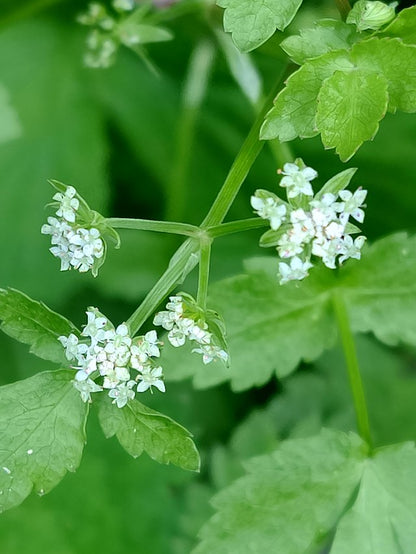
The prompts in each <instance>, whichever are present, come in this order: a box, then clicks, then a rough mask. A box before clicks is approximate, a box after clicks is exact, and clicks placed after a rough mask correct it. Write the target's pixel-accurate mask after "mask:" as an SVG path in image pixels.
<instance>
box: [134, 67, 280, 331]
mask: <svg viewBox="0 0 416 554" xmlns="http://www.w3.org/2000/svg"><path fill="white" fill-rule="evenodd" d="M285 77H286V72H284V73H283V74H282V75H281V76H280V78H279V80H278V81H277V83H276V85H275V86H274V87H273V90H272V92H271V94H270V96H269V97H268V98H267V100H266V102H265V105H264V107H263V109H262V110H261V111H260V113H259V114H258V116H257V118H256V120H255V122H254V124H253V127H252V129H251V130H250V132H249V134H248V136H247V138H246V140H245V141H244V143H243V146H242V147H241V150H240V151H239V153H238V154H237V157H236V159H235V161H234V163H233V165H232V166H231V169H230V171H229V173H228V176H227V178H226V180H225V182H224V184H223V186H222V188H221V190H220V192H219V193H218V196H217V198H216V199H215V202H214V204H213V206H212V207H211V209H210V210H209V212H208V215H207V217H206V218H205V219H204V222H203V227H204V228H205V229H207V228H208V227H215V226H217V225H219V224H220V223H222V221H223V219H224V217H225V216H226V214H227V212H228V210H229V209H230V206H231V204H232V202H233V200H234V198H235V196H236V195H237V193H238V191H239V190H240V187H241V185H242V184H243V182H244V180H245V178H246V176H247V173H248V172H249V170H250V168H251V166H252V165H253V164H254V162H255V160H256V158H257V156H258V154H259V153H260V151H261V149H262V147H263V145H264V142H260V141H259V138H258V135H259V131H260V127H261V125H262V122H263V119H264V116H265V114H266V112H267V111H268V110H269V109H270V107H271V105H272V100H273V98H274V97H275V96H276V94H277V92H278V91H279V89H280V88H281V86H282V84H283V82H284V79H285ZM198 250H199V242H198V241H196V240H194V239H188V240H186V241H185V242H184V243H183V244H182V246H181V247H180V248H179V249H178V250H177V251H176V253H175V254H174V255H173V257H172V259H171V261H170V264H169V267H168V269H167V270H166V271H165V273H164V274H163V275H162V276H161V278H160V279H159V281H158V282H157V283H156V284H155V286H154V287H153V288H152V289H151V290H150V292H149V293H148V294H147V296H146V298H145V299H144V300H143V302H142V303H141V304H140V306H139V307H138V308H137V310H136V311H135V312H134V313H133V314H132V315H131V316H130V318H129V319H128V321H127V323H128V325H129V327H130V331H131V333H132V334H133V335H134V334H135V333H137V331H138V330H139V329H140V327H141V326H142V325H143V324H144V322H145V321H146V320H147V318H148V317H149V316H150V315H151V314H152V313H153V312H154V311H155V310H156V308H157V307H158V306H159V304H160V302H161V300H162V299H163V298H164V297H165V296H167V295H168V294H169V293H170V292H171V291H172V290H173V289H174V288H175V286H176V285H177V284H178V282H182V281H183V279H184V278H185V277H186V275H187V274H188V273H190V272H191V271H192V269H193V268H194V267H195V265H196V262H197V258H196V256H195V254H196V253H197V252H198Z"/></svg>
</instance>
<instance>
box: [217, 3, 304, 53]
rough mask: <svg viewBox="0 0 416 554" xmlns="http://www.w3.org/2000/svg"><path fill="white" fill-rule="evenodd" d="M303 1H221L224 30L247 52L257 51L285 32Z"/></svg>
mask: <svg viewBox="0 0 416 554" xmlns="http://www.w3.org/2000/svg"><path fill="white" fill-rule="evenodd" d="M301 3H302V0H218V1H217V4H218V5H219V6H221V7H222V8H225V12H224V29H225V31H226V32H229V33H232V36H233V39H234V42H235V44H236V45H237V46H238V48H240V50H243V51H245V52H248V51H250V50H254V49H255V48H257V47H258V46H260V45H261V44H263V43H264V42H266V40H267V39H269V38H270V37H271V36H272V35H273V34H274V32H275V31H276V29H279V30H280V31H283V30H284V29H285V28H286V27H287V26H288V25H289V23H290V22H291V21H292V19H293V18H294V17H295V15H296V12H297V11H298V9H299V6H300V5H301Z"/></svg>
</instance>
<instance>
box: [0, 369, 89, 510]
mask: <svg viewBox="0 0 416 554" xmlns="http://www.w3.org/2000/svg"><path fill="white" fill-rule="evenodd" d="M72 377H73V372H72V371H64V370H59V371H53V372H44V373H39V374H38V375H35V376H34V377H30V378H29V379H25V380H24V381H19V382H17V383H13V384H10V385H6V386H4V387H1V388H0V444H1V449H0V490H1V499H0V506H1V510H2V511H3V510H7V509H9V508H12V507H13V506H16V505H18V504H20V503H21V502H22V501H23V500H24V499H25V498H26V497H27V496H28V495H29V494H30V492H31V491H32V489H34V490H35V491H36V492H37V493H38V494H40V495H43V494H45V493H47V492H49V491H50V490H51V489H52V488H53V487H54V486H55V485H57V484H58V483H59V481H61V479H62V478H63V477H64V475H65V474H66V472H67V471H75V469H76V468H77V467H78V465H79V463H80V461H81V455H82V450H83V448H84V444H85V440H86V437H85V423H86V418H87V414H88V405H86V404H84V403H83V402H82V400H81V398H80V396H79V394H78V392H77V391H76V390H75V389H74V387H73V385H72V383H71V380H72Z"/></svg>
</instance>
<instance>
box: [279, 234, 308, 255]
mask: <svg viewBox="0 0 416 554" xmlns="http://www.w3.org/2000/svg"><path fill="white" fill-rule="evenodd" d="M277 251H278V253H279V256H280V257H281V258H292V257H293V256H296V255H297V254H301V252H302V251H303V246H302V241H297V240H293V233H291V234H289V233H284V235H282V236H281V237H280V239H279V242H278V246H277Z"/></svg>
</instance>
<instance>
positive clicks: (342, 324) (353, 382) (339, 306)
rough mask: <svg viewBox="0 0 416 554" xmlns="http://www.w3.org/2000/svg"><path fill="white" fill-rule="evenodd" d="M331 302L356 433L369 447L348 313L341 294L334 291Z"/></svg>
mask: <svg viewBox="0 0 416 554" xmlns="http://www.w3.org/2000/svg"><path fill="white" fill-rule="evenodd" d="M332 302H333V306H334V311H335V316H336V319H337V323H338V329H339V333H340V336H341V341H342V347H343V350H344V356H345V361H346V364H347V371H348V378H349V382H350V386H351V392H352V396H353V400H354V408H355V415H356V418H357V428H358V432H359V434H360V436H361V438H363V439H364V440H365V441H366V442H367V444H368V445H370V446H371V444H372V442H371V432H370V423H369V419H368V410H367V403H366V399H365V393H364V386H363V382H362V379H361V373H360V366H359V364H358V358H357V351H356V348H355V342H354V337H353V334H352V331H351V327H350V322H349V318H348V312H347V309H346V307H345V303H344V300H343V298H342V296H341V294H339V293H338V292H336V291H335V292H334V293H333V296H332Z"/></svg>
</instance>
